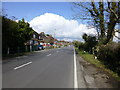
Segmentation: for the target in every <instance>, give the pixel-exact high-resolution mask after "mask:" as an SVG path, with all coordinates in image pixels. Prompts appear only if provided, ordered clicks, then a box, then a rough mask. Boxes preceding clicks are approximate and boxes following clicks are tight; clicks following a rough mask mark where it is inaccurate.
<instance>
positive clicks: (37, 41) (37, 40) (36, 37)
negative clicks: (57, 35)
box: [25, 31, 57, 51]
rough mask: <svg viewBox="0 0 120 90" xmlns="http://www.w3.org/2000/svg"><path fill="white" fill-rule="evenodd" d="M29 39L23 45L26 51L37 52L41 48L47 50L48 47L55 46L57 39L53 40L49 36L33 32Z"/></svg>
mask: <svg viewBox="0 0 120 90" xmlns="http://www.w3.org/2000/svg"><path fill="white" fill-rule="evenodd" d="M31 37H32V38H31V40H29V41H28V42H27V43H26V44H25V45H26V46H27V51H35V50H39V48H40V47H41V46H43V48H49V47H50V46H55V45H57V44H56V42H57V39H54V38H53V37H52V36H51V35H49V34H45V33H44V32H41V33H40V34H38V33H37V32H35V31H34V33H33V35H32V36H31Z"/></svg>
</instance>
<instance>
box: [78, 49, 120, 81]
mask: <svg viewBox="0 0 120 90" xmlns="http://www.w3.org/2000/svg"><path fill="white" fill-rule="evenodd" d="M76 51H77V52H78V54H79V55H80V56H81V57H82V58H83V59H84V60H86V61H88V62H89V63H91V64H93V65H95V66H96V67H98V68H101V69H102V70H103V71H105V72H107V73H109V74H110V75H111V76H112V77H115V78H116V79H117V80H118V81H120V76H118V74H117V73H115V72H113V71H111V70H110V69H108V68H106V67H105V65H104V64H103V63H102V62H101V61H99V60H98V59H94V55H93V54H89V53H85V52H84V51H80V50H78V48H76Z"/></svg>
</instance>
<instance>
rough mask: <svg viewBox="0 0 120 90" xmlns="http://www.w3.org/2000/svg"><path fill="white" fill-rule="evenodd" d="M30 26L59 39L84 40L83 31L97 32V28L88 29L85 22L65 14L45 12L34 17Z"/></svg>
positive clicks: (88, 32)
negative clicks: (80, 22)
mask: <svg viewBox="0 0 120 90" xmlns="http://www.w3.org/2000/svg"><path fill="white" fill-rule="evenodd" d="M29 23H30V26H31V27H32V28H33V29H34V30H35V31H36V32H38V33H40V32H45V33H46V34H51V35H54V33H55V37H56V38H58V39H64V40H82V35H83V33H87V34H96V30H95V29H93V28H92V29H88V28H87V26H86V25H85V24H79V23H78V22H77V20H68V19H65V18H64V17H63V16H60V15H56V14H53V13H45V14H43V15H40V16H37V17H35V18H33V19H32V20H31V21H30V22H29Z"/></svg>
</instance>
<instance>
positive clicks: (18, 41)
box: [2, 16, 33, 54]
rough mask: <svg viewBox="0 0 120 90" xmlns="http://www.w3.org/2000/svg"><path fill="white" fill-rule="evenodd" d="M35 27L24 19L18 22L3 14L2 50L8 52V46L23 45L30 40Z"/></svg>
mask: <svg viewBox="0 0 120 90" xmlns="http://www.w3.org/2000/svg"><path fill="white" fill-rule="evenodd" d="M32 33H33V29H32V28H30V26H29V24H28V23H26V22H25V21H24V19H22V20H21V21H19V22H18V23H17V22H15V21H13V20H11V19H9V18H7V17H6V16H2V51H3V53H4V54H6V53H7V49H8V48H14V47H18V46H19V47H20V46H23V45H24V43H25V42H26V41H27V40H30V38H31V35H32Z"/></svg>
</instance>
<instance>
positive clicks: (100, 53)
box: [73, 0, 120, 76]
mask: <svg viewBox="0 0 120 90" xmlns="http://www.w3.org/2000/svg"><path fill="white" fill-rule="evenodd" d="M115 1H116V0H115ZM73 4H74V6H75V10H77V12H79V11H78V10H81V11H82V12H83V13H80V14H79V13H78V15H77V16H76V17H77V18H78V17H79V19H84V20H87V21H88V25H89V27H91V28H95V29H96V30H97V36H90V35H87V34H83V36H82V37H83V39H84V43H81V42H78V41H74V42H73V44H74V45H75V46H76V47H77V48H78V50H80V55H81V56H83V58H85V59H86V60H87V61H89V62H92V63H93V64H95V65H98V66H100V67H106V68H109V69H110V70H112V71H113V72H114V73H117V74H118V75H119V76H120V56H119V53H120V44H119V43H117V42H113V37H114V36H115V32H118V33H120V31H119V28H118V27H117V26H118V25H119V23H120V15H119V14H120V2H117V1H116V2H109V1H107V2H103V0H101V1H100V2H94V0H93V1H92V2H75V3H73ZM116 27H117V28H116ZM115 37H117V38H118V39H120V38H119V37H118V36H115ZM82 51H84V52H86V53H81V52H82ZM93 56H96V58H97V59H94V57H93Z"/></svg>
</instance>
